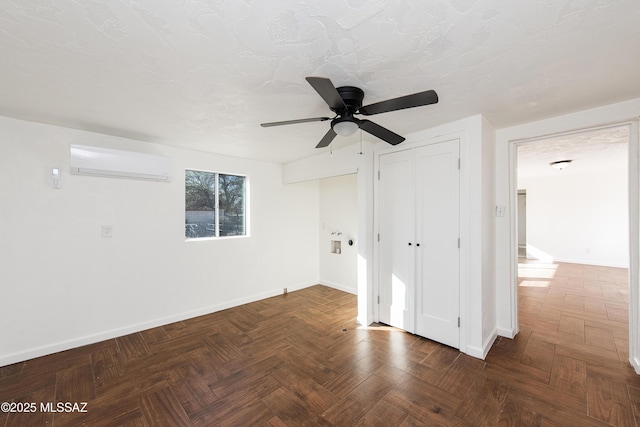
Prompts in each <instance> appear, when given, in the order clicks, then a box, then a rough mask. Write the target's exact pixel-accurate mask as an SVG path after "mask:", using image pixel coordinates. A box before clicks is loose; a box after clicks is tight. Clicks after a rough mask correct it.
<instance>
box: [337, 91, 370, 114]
mask: <svg viewBox="0 0 640 427" xmlns="http://www.w3.org/2000/svg"><path fill="white" fill-rule="evenodd" d="M336 90H337V91H338V93H339V94H340V97H341V98H342V100H343V101H344V104H345V105H346V106H347V111H343V109H334V108H331V110H332V111H334V112H336V113H338V114H344V113H345V112H349V113H351V114H353V113H355V112H356V111H358V110H359V109H360V107H362V100H363V99H364V92H363V91H362V89H360V88H358V87H355V86H341V87H338V88H336Z"/></svg>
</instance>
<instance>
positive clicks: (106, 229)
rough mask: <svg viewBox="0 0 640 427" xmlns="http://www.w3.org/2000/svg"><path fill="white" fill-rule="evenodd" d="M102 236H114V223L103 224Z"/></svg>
mask: <svg viewBox="0 0 640 427" xmlns="http://www.w3.org/2000/svg"><path fill="white" fill-rule="evenodd" d="M102 237H105V238H110V237H113V225H103V226H102Z"/></svg>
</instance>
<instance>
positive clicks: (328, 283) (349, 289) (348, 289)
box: [320, 279, 358, 295]
mask: <svg viewBox="0 0 640 427" xmlns="http://www.w3.org/2000/svg"><path fill="white" fill-rule="evenodd" d="M320 284H321V285H324V286H328V287H330V288H334V289H337V290H339V291H343V292H348V293H350V294H353V295H358V290H357V289H356V288H352V287H350V286H345V285H342V284H340V283H335V282H331V281H329V280H322V279H320Z"/></svg>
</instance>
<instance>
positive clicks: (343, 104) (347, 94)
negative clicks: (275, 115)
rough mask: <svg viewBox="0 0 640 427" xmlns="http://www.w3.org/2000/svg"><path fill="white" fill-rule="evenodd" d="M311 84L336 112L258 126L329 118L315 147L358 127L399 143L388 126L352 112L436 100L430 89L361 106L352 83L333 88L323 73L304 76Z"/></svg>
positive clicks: (382, 110)
mask: <svg viewBox="0 0 640 427" xmlns="http://www.w3.org/2000/svg"><path fill="white" fill-rule="evenodd" d="M306 79H307V81H308V82H309V84H310V85H311V87H313V88H314V89H315V91H316V92H318V95H320V96H321V97H322V99H324V101H325V102H326V103H327V104H328V105H329V108H330V109H331V111H333V112H334V113H336V116H335V117H333V118H331V117H313V118H309V119H298V120H285V121H282V122H270V123H261V124H260V126H262V127H271V126H281V125H292V124H296V123H308V122H323V121H326V120H331V128H330V129H329V131H328V132H327V133H326V134H325V135H324V137H322V139H321V140H320V142H319V143H318V145H316V148H322V147H326V146H328V145H329V144H331V142H332V141H333V139H334V138H335V137H336V136H337V135H341V136H349V135H353V134H354V133H355V132H356V131H357V130H358V129H362V130H363V131H365V132H368V133H370V134H371V135H373V136H375V137H378V138H380V139H382V140H383V141H386V142H388V143H389V144H391V145H397V144H400V143H401V142H402V141H404V138H403V137H402V136H400V135H398V134H396V133H394V132H391V131H390V130H389V129H386V128H384V127H382V126H380V125H378V124H376V123H374V122H372V121H370V120H361V119H358V118H356V117H354V115H355V114H362V115H364V116H372V115H374V114H380V113H387V112H389V111H395V110H403V109H405V108H413V107H421V106H423V105H430V104H435V103H437V102H438V94H437V93H436V92H435V91H433V90H428V91H425V92H419V93H414V94H412V95H406V96H401V97H398V98H393V99H388V100H386V101H381V102H376V103H375V104H370V105H365V106H364V107H363V106H362V99H363V98H364V92H363V91H362V89H360V88H357V87H354V86H341V87H338V88H336V87H335V86H334V85H333V83H331V80H329V79H326V78H323V77H307V78H306Z"/></svg>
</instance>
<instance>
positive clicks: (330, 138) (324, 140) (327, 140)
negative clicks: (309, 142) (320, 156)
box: [316, 129, 338, 148]
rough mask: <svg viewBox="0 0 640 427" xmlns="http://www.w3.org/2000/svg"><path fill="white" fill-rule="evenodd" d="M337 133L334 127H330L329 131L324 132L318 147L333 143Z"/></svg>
mask: <svg viewBox="0 0 640 427" xmlns="http://www.w3.org/2000/svg"><path fill="white" fill-rule="evenodd" d="M336 135H338V134H337V133H335V132H334V131H333V129H329V131H328V132H327V133H325V134H324V136H323V137H322V139H321V140H320V142H319V143H318V145H316V148H323V147H326V146H328V145H329V144H331V141H333V138H335V137H336Z"/></svg>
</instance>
